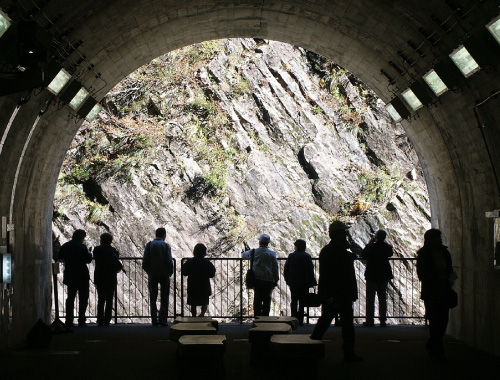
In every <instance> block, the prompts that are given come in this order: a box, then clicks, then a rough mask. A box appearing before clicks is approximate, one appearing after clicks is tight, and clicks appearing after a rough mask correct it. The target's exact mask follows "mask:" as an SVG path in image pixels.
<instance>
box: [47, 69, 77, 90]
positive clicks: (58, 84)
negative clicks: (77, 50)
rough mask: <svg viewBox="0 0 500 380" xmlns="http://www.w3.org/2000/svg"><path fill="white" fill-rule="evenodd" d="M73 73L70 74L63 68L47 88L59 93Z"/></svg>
mask: <svg viewBox="0 0 500 380" xmlns="http://www.w3.org/2000/svg"><path fill="white" fill-rule="evenodd" d="M70 78H71V75H69V74H68V73H67V72H66V71H65V70H64V69H61V70H60V71H59V73H57V75H56V76H55V78H54V79H52V82H50V83H49V85H48V86H47V88H48V89H49V90H50V91H51V92H53V93H54V94H56V95H57V94H59V92H61V90H62V89H63V87H64V86H65V85H66V83H68V81H69V80H70Z"/></svg>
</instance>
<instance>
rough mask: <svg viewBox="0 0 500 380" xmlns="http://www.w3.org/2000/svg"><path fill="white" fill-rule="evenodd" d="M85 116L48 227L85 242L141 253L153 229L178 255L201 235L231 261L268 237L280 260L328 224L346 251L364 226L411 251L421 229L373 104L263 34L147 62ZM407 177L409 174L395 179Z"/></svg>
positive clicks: (401, 157) (346, 80) (326, 67)
mask: <svg viewBox="0 0 500 380" xmlns="http://www.w3.org/2000/svg"><path fill="white" fill-rule="evenodd" d="M107 102H108V103H107V104H108V107H107V112H105V113H103V114H101V116H100V117H99V119H98V120H97V121H96V122H94V123H92V125H88V124H85V125H84V126H83V127H82V129H81V131H80V133H79V135H78V136H77V137H76V138H75V142H74V143H73V145H72V147H71V149H70V150H69V151H68V156H67V159H66V161H65V164H64V165H63V168H62V171H61V177H60V180H59V186H58V189H57V192H56V197H55V202H54V210H55V212H54V215H55V217H54V234H55V236H56V237H57V238H58V239H59V240H61V241H62V242H63V241H66V240H67V239H68V237H69V236H70V235H71V232H72V231H73V230H74V229H75V228H84V229H86V230H87V231H88V233H89V239H88V240H89V245H95V244H97V243H98V236H99V235H100V234H101V233H102V232H105V231H109V232H111V233H112V234H113V235H114V237H115V244H116V246H117V248H118V249H119V250H120V252H121V254H122V256H130V257H137V256H141V255H142V248H143V246H144V244H145V243H146V242H147V241H148V240H149V239H150V238H152V237H153V234H154V230H155V229H156V228H157V227H158V226H165V227H166V229H167V234H168V241H169V242H170V243H171V244H172V248H173V254H174V256H175V257H177V258H181V257H186V256H190V255H191V252H192V249H193V247H194V245H195V244H196V243H198V242H203V243H205V244H206V245H207V247H208V248H209V251H210V254H211V255H213V256H221V257H237V256H238V255H239V253H240V252H241V250H242V248H243V244H244V243H248V244H249V245H250V246H255V245H256V238H257V236H258V235H259V234H260V233H262V232H265V233H268V234H269V235H271V237H272V248H273V249H274V250H275V251H276V252H277V254H278V256H279V257H286V256H287V254H288V253H290V252H291V251H292V249H293V242H294V241H295V240H296V239H298V238H303V239H305V240H306V241H307V243H308V251H309V252H310V253H311V254H312V255H313V256H317V255H318V253H319V250H320V248H321V247H322V246H323V245H324V244H325V243H326V242H327V241H328V237H327V234H326V231H327V226H328V223H329V222H330V221H331V220H333V219H343V220H347V221H348V222H349V223H352V228H351V229H350V240H351V243H352V249H353V250H354V251H356V250H359V249H360V248H361V247H363V246H364V245H365V244H366V242H367V241H368V240H369V237H370V235H371V234H373V233H374V232H375V231H376V230H377V229H379V228H384V229H385V230H387V232H388V241H389V242H390V243H391V244H393V245H394V246H395V250H396V253H397V255H399V256H404V257H411V256H414V254H415V252H416V250H417V248H418V247H419V246H420V244H421V241H422V236H423V232H424V231H425V230H426V229H427V228H429V226H430V216H429V213H430V212H429V203H428V196H427V192H426V186H425V182H424V180H423V177H422V174H421V169H420V166H419V163H418V159H417V156H416V154H415V151H414V150H413V149H412V147H411V144H410V142H409V141H408V138H407V137H406V135H405V134H404V131H403V130H402V128H401V127H400V126H399V125H397V124H394V123H393V122H391V120H390V118H389V116H388V115H387V114H386V113H385V109H384V105H383V103H382V102H381V101H380V100H378V99H377V98H376V96H375V95H374V94H373V93H371V92H370V91H369V90H368V89H366V88H365V87H364V86H363V84H362V83H360V82H359V81H358V80H357V79H356V78H354V77H353V76H352V75H350V74H349V73H346V72H345V71H344V70H342V69H341V68H339V67H337V66H336V65H335V64H333V63H332V62H328V61H326V60H324V59H322V58H321V57H318V56H316V55H314V54H312V53H310V52H306V51H304V50H302V49H300V48H296V47H293V46H290V45H285V44H282V43H278V42H273V41H263V40H252V39H233V40H225V41H220V42H207V43H204V44H200V45H197V46H195V47H188V48H184V49H182V50H181V51H178V52H174V53H170V54H168V55H166V56H163V57H160V58H158V59H156V60H155V61H153V62H152V63H151V64H149V65H147V66H145V67H143V68H140V69H138V71H137V72H135V73H133V74H131V76H129V77H128V78H126V79H125V80H124V81H123V82H122V83H121V84H119V85H118V86H117V87H115V89H113V91H112V92H111V94H110V95H109V96H108V99H107ZM407 174H408V175H407Z"/></svg>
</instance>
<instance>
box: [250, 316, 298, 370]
mask: <svg viewBox="0 0 500 380" xmlns="http://www.w3.org/2000/svg"><path fill="white" fill-rule="evenodd" d="M254 326H255V327H253V328H251V329H250V330H248V340H249V341H250V343H251V344H252V348H251V351H250V363H251V364H252V365H261V366H267V365H269V364H270V362H269V359H270V358H269V355H268V351H269V341H270V340H271V337H272V336H273V335H280V334H290V333H291V332H292V327H291V326H290V325H289V324H288V323H283V322H276V323H271V322H265V323H258V322H255V323H254Z"/></svg>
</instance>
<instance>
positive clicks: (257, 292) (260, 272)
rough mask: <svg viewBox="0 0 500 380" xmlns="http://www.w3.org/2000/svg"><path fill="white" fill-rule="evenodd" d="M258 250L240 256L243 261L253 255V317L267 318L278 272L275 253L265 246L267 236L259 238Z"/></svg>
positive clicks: (269, 239) (267, 243) (267, 239)
mask: <svg viewBox="0 0 500 380" xmlns="http://www.w3.org/2000/svg"><path fill="white" fill-rule="evenodd" d="M258 240H259V248H255V249H250V250H248V251H245V252H243V253H242V254H241V257H242V258H243V259H247V260H250V259H251V256H252V254H253V256H254V257H253V266H252V268H253V272H254V274H255V288H254V298H253V309H254V315H255V316H261V315H262V316H268V315H269V311H270V309H271V294H272V292H273V289H274V288H275V287H276V285H278V281H279V270H278V260H277V259H276V252H274V251H271V250H270V249H269V248H268V247H267V246H268V245H269V242H270V241H271V238H270V237H269V235H266V234H262V235H260V237H259V239H258Z"/></svg>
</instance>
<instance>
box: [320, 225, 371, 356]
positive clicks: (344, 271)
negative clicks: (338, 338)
mask: <svg viewBox="0 0 500 380" xmlns="http://www.w3.org/2000/svg"><path fill="white" fill-rule="evenodd" d="M348 229H349V227H348V226H346V225H345V224H344V223H342V222H341V221H339V220H336V221H334V222H333V223H332V224H330V227H329V230H328V233H329V235H330V239H331V240H330V243H328V244H327V245H326V246H325V247H323V249H322V250H321V252H320V254H319V283H318V294H319V296H320V298H321V305H322V308H321V317H320V318H319V319H318V322H317V323H316V326H315V327H314V330H313V332H312V334H311V339H315V340H321V339H322V338H323V335H324V334H325V332H326V330H328V327H330V324H331V323H332V320H333V318H334V317H335V316H336V315H337V314H340V322H341V323H342V340H343V343H342V351H343V353H344V360H346V361H349V362H356V361H361V360H363V359H362V358H361V357H359V356H357V355H356V354H355V353H354V314H353V309H352V303H353V302H354V301H356V300H357V299H358V285H357V283H356V273H355V271H354V254H353V253H352V252H349V251H348V250H347V248H348V247H349V245H348V242H347V230H348Z"/></svg>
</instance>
